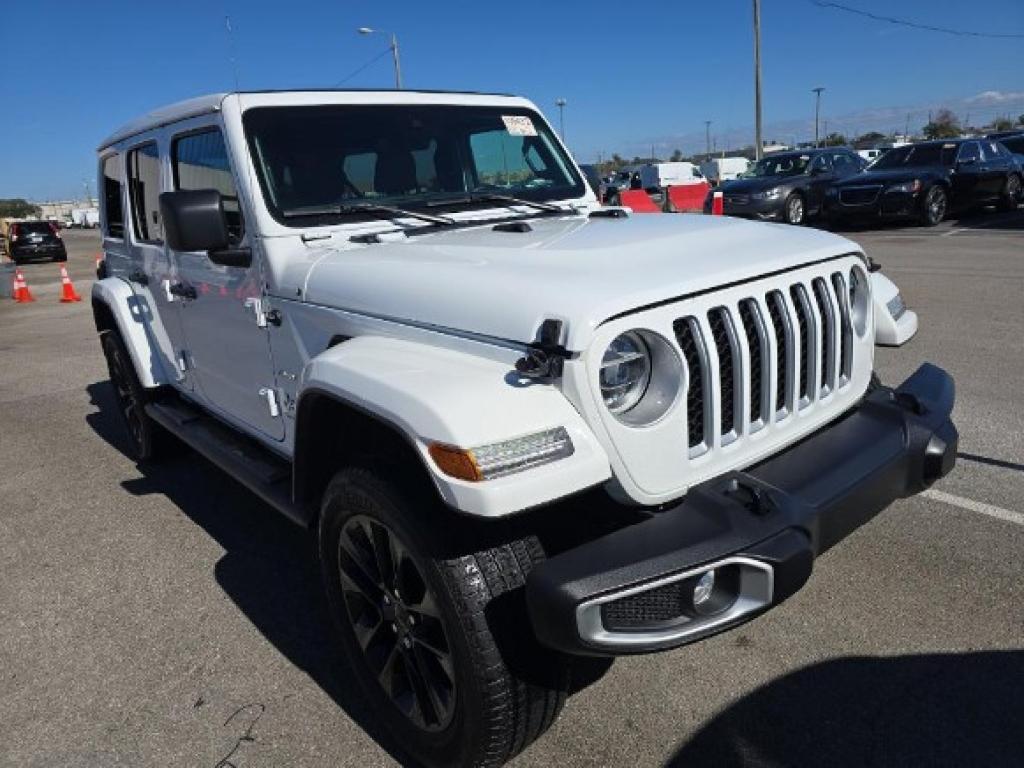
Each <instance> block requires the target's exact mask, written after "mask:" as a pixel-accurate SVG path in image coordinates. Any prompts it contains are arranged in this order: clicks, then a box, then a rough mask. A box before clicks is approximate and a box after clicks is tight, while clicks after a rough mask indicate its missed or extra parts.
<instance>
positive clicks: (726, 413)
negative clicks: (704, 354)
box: [708, 307, 741, 435]
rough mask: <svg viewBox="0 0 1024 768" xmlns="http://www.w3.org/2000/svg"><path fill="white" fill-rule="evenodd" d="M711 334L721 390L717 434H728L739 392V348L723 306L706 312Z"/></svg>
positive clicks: (734, 420) (734, 421)
mask: <svg viewBox="0 0 1024 768" xmlns="http://www.w3.org/2000/svg"><path fill="white" fill-rule="evenodd" d="M708 322H709V323H710V325H711V336H712V337H713V338H714V340H715V349H716V350H717V352H718V382H719V383H718V386H719V390H720V392H721V396H720V398H719V402H720V403H721V408H720V409H719V423H718V429H719V434H722V435H728V434H729V433H730V432H732V431H733V430H734V429H735V428H736V400H737V399H738V396H739V392H740V389H741V387H740V382H739V380H738V377H739V373H740V363H739V349H738V348H737V345H736V342H735V341H734V334H735V332H734V330H733V327H732V320H731V318H730V317H729V313H728V311H727V310H726V309H725V307H717V308H715V309H712V310H711V311H710V312H708Z"/></svg>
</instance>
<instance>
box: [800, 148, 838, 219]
mask: <svg viewBox="0 0 1024 768" xmlns="http://www.w3.org/2000/svg"><path fill="white" fill-rule="evenodd" d="M808 172H809V173H810V174H811V177H810V181H809V182H808V183H807V204H808V205H807V207H808V212H809V213H810V212H813V211H818V210H820V209H821V204H822V202H823V201H824V200H825V193H826V192H827V191H828V188H829V187H830V186H832V184H833V183H834V182H835V180H836V175H835V172H834V171H833V170H832V158H831V157H829V154H828V153H827V152H823V153H821V154H820V155H817V156H815V157H814V158H812V160H811V166H810V168H808Z"/></svg>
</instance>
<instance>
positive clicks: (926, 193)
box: [828, 139, 1021, 226]
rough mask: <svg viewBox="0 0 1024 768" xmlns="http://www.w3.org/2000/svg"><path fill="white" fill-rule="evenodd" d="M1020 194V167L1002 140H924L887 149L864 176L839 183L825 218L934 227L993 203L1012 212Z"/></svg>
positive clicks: (830, 198) (831, 193)
mask: <svg viewBox="0 0 1024 768" xmlns="http://www.w3.org/2000/svg"><path fill="white" fill-rule="evenodd" d="M1020 195H1021V170H1020V167H1019V166H1018V164H1017V161H1016V159H1015V158H1014V156H1013V154H1012V153H1011V152H1010V151H1009V150H1008V149H1006V147H1004V146H1003V145H1002V144H1001V143H1000V142H998V141H993V140H991V139H955V140H948V141H926V142H922V143H920V144H908V145H906V146H903V147H896V148H895V149H891V150H889V151H888V152H886V153H885V154H884V155H882V157H880V158H878V160H876V161H875V162H874V163H873V164H872V166H871V168H870V170H868V171H867V172H866V173H863V174H860V175H859V176H858V177H857V178H854V179H847V180H845V181H843V182H840V183H839V184H837V185H836V186H835V187H834V188H833V189H832V190H831V192H830V194H829V198H828V214H829V216H830V217H835V218H850V217H855V216H871V217H911V218H916V219H918V220H919V221H920V222H921V223H922V224H924V225H926V226H934V225H936V224H938V223H939V222H940V221H942V219H943V218H945V216H946V214H947V213H950V212H952V211H964V210H968V209H971V208H976V207H978V206H982V205H989V204H993V203H994V204H997V205H998V206H999V207H1000V208H1001V209H1003V210H1012V209H1013V208H1016V207H1017V204H1018V202H1019V201H1020Z"/></svg>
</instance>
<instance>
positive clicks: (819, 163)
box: [811, 155, 832, 173]
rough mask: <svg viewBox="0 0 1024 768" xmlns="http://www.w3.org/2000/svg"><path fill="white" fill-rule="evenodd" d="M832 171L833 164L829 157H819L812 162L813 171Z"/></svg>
mask: <svg viewBox="0 0 1024 768" xmlns="http://www.w3.org/2000/svg"><path fill="white" fill-rule="evenodd" d="M831 170H832V164H831V163H829V161H828V155H818V156H817V157H816V158H814V160H812V161H811V171H824V172H825V173H828V172H829V171H831Z"/></svg>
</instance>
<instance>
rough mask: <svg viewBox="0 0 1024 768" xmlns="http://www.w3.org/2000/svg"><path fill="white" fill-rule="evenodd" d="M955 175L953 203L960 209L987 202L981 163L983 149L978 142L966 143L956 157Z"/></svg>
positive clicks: (961, 146)
mask: <svg viewBox="0 0 1024 768" xmlns="http://www.w3.org/2000/svg"><path fill="white" fill-rule="evenodd" d="M955 170H956V172H955V173H954V174H953V203H954V205H956V206H957V207H958V208H965V207H969V206H972V205H977V204H978V203H981V202H983V201H984V200H985V187H984V183H983V179H984V176H985V172H984V169H983V168H982V163H981V149H980V148H979V147H978V142H976V141H965V142H964V143H963V144H961V145H960V149H959V151H958V152H957V156H956V169H955Z"/></svg>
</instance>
